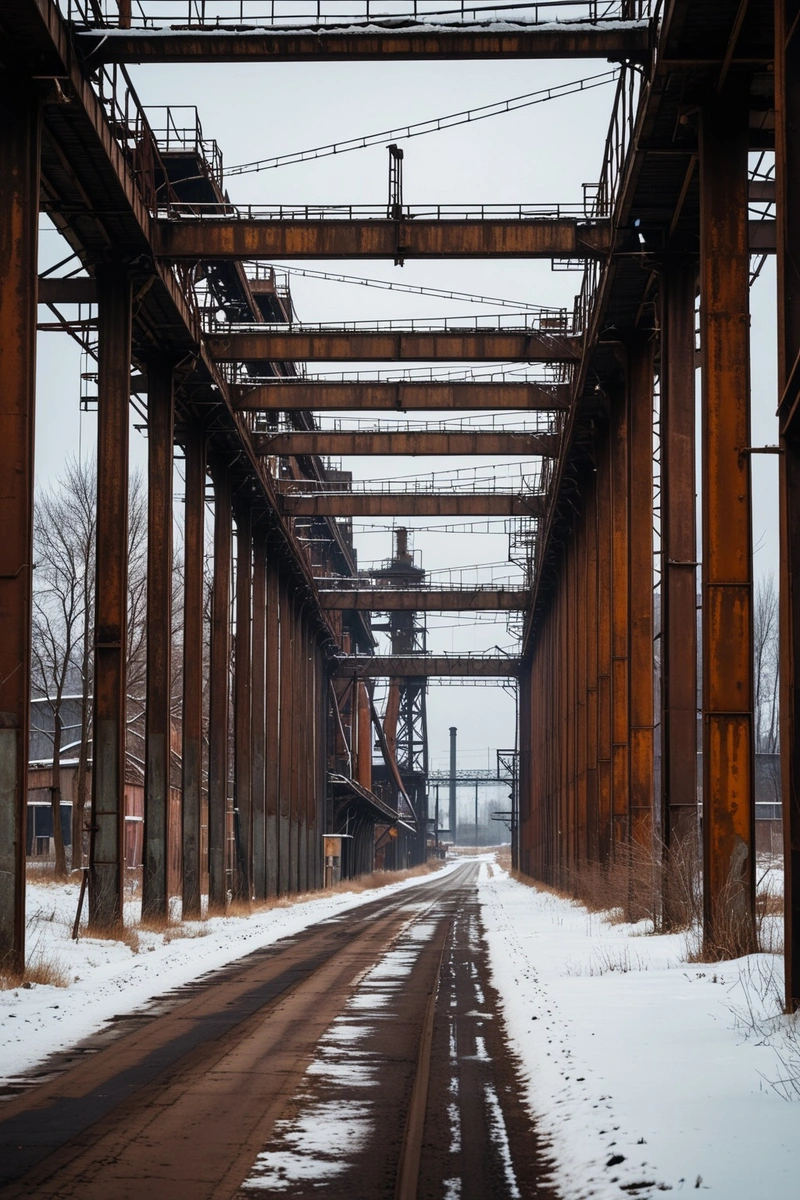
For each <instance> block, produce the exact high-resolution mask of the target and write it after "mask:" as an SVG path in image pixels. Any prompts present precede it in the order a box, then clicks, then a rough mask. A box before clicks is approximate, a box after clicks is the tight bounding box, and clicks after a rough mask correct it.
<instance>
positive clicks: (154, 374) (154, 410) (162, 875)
mask: <svg viewBox="0 0 800 1200" xmlns="http://www.w3.org/2000/svg"><path fill="white" fill-rule="evenodd" d="M174 430H175V392H174V369H173V363H172V360H171V359H168V358H163V357H161V356H155V355H154V356H152V357H151V358H149V359H148V363H147V693H146V710H145V744H144V764H145V765H144V863H143V871H142V917H143V918H154V917H155V918H159V917H163V918H166V916H167V912H168V907H169V895H168V887H167V856H168V850H167V838H168V828H169V820H168V810H169V784H170V758H171V753H170V750H171V747H170V741H171V739H170V730H171V725H172V703H171V700H172V697H171V690H172V689H171V678H172V442H173V436H174Z"/></svg>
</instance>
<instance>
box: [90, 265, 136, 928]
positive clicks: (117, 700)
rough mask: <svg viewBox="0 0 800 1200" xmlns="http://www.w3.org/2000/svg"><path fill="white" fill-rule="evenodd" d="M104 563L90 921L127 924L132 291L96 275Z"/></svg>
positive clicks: (119, 273)
mask: <svg viewBox="0 0 800 1200" xmlns="http://www.w3.org/2000/svg"><path fill="white" fill-rule="evenodd" d="M97 319H98V405H97V559H96V580H97V582H96V587H95V640H94V646H95V660H94V733H93V738H92V748H93V750H92V753H93V766H92V837H91V847H90V852H89V871H90V886H89V918H90V921H91V923H92V924H94V925H99V926H103V927H111V926H113V925H116V924H118V923H119V922H120V921H121V920H122V875H123V865H124V838H125V735H126V706H127V705H126V702H127V670H126V657H127V642H128V619H127V599H128V597H127V591H128V441H129V429H130V412H129V405H130V376H131V365H130V364H131V283H130V279H129V277H128V274H127V272H126V270H125V268H124V267H122V266H110V267H104V268H103V269H102V270H98V272H97Z"/></svg>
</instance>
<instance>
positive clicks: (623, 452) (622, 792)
mask: <svg viewBox="0 0 800 1200" xmlns="http://www.w3.org/2000/svg"><path fill="white" fill-rule="evenodd" d="M610 434H611V728H612V733H611V776H612V779H611V787H612V837H613V847H612V853H614V854H618V853H619V852H620V851H622V852H623V853H624V851H625V847H626V846H627V844H628V839H629V835H630V809H629V779H630V762H629V743H628V736H629V728H630V715H629V679H628V652H629V626H630V610H629V607H628V604H629V594H630V593H629V586H628V571H629V569H630V560H629V546H630V508H629V495H628V461H629V451H628V446H629V437H630V433H629V414H628V395H627V390H626V389H625V388H624V387H621V388H619V389H618V390H617V391H616V392H615V394H614V395H613V396H612V397H611V430H610ZM648 578H649V575H648Z"/></svg>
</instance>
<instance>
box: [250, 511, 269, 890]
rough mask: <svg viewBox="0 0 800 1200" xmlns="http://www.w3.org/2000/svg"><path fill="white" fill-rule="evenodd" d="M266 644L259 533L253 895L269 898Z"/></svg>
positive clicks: (264, 575)
mask: <svg viewBox="0 0 800 1200" xmlns="http://www.w3.org/2000/svg"><path fill="white" fill-rule="evenodd" d="M266 641H267V542H266V539H265V537H264V536H263V535H262V534H260V533H259V532H258V531H255V532H254V536H253V633H252V651H251V654H252V667H251V673H252V679H251V701H250V703H251V727H250V738H251V744H252V755H253V782H252V810H253V821H252V826H253V895H254V896H255V898H256V900H266V898H267V860H266V780H267V777H266V757H265V755H266V740H267V709H266V665H267V664H266Z"/></svg>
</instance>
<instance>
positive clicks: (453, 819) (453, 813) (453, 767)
mask: <svg viewBox="0 0 800 1200" xmlns="http://www.w3.org/2000/svg"><path fill="white" fill-rule="evenodd" d="M457 733H458V728H457V726H455V725H451V726H450V841H451V842H452V844H453V845H455V842H456V734H457Z"/></svg>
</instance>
